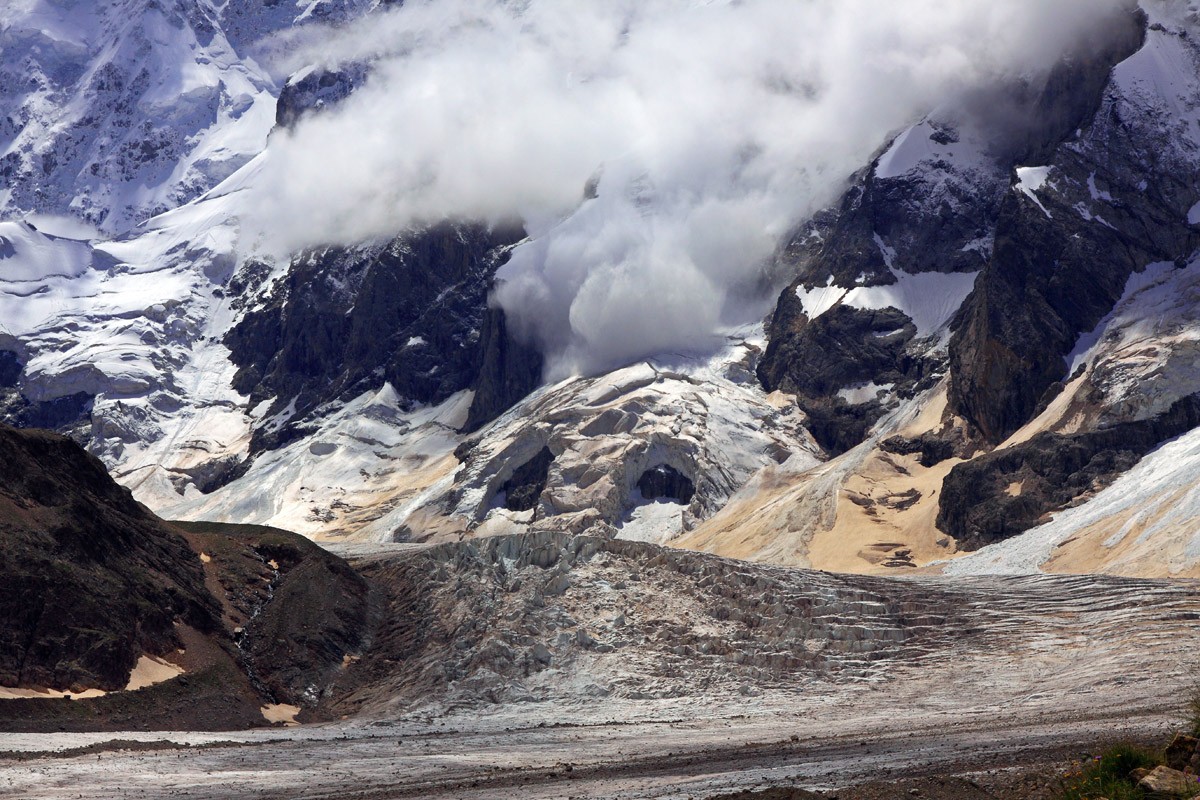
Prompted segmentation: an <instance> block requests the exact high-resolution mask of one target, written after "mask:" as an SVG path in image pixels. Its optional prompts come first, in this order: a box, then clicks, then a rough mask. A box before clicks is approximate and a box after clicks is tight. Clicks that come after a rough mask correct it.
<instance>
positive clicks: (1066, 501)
mask: <svg viewBox="0 0 1200 800" xmlns="http://www.w3.org/2000/svg"><path fill="white" fill-rule="evenodd" d="M1197 426H1200V396H1197V395H1192V396H1189V397H1186V398H1184V399H1182V400H1179V401H1177V402H1176V403H1175V404H1174V405H1173V406H1171V409H1170V410H1169V411H1168V412H1167V413H1165V414H1163V415H1162V416H1159V417H1156V418H1154V419H1149V420H1143V421H1138V422H1125V423H1121V424H1119V425H1114V426H1112V427H1110V428H1104V429H1101V430H1097V431H1089V432H1084V433H1074V434H1066V435H1064V434H1058V433H1042V434H1039V435H1037V436H1035V437H1033V438H1032V439H1030V440H1029V441H1028V442H1025V443H1023V444H1018V445H1014V446H1013V447H1008V448H1005V449H1003V450H997V451H994V452H992V453H988V454H986V455H983V456H980V457H979V458H976V459H974V460H973V461H968V462H965V463H963V464H959V465H958V466H956V467H955V468H954V469H953V470H951V471H950V474H949V475H948V476H947V477H946V481H945V483H944V484H943V487H942V492H941V496H940V500H939V506H938V518H937V526H938V528H940V529H941V530H942V531H944V532H946V533H948V534H950V535H951V536H953V537H954V538H955V539H956V540H957V541H958V546H959V548H961V549H964V550H974V549H977V548H979V547H983V546H984V545H988V544H992V543H994V542H998V541H1002V540H1004V539H1008V538H1011V537H1013V536H1016V535H1018V534H1021V533H1024V532H1025V531H1026V530H1028V529H1029V528H1032V527H1033V526H1035V525H1037V524H1038V523H1039V522H1040V521H1042V520H1043V518H1044V516H1045V515H1046V514H1049V513H1051V512H1053V511H1059V510H1061V509H1063V508H1066V507H1068V506H1069V505H1071V504H1072V503H1073V502H1076V501H1078V500H1079V499H1081V498H1083V497H1086V496H1089V495H1090V494H1092V493H1095V492H1097V491H1099V490H1101V489H1103V488H1104V487H1106V486H1108V485H1109V484H1111V483H1112V481H1113V480H1115V479H1116V478H1117V477H1118V476H1120V475H1121V474H1122V473H1124V472H1125V471H1127V470H1128V469H1129V468H1131V467H1132V466H1134V465H1135V464H1137V462H1138V461H1139V460H1141V458H1142V457H1143V456H1145V455H1146V454H1147V453H1149V452H1150V451H1151V450H1153V449H1154V448H1156V447H1158V446H1159V445H1160V444H1162V443H1163V442H1165V441H1166V440H1168V439H1171V438H1173V437H1175V436H1179V435H1181V434H1184V433H1186V432H1188V431H1189V430H1191V429H1193V428H1195V427H1197Z"/></svg>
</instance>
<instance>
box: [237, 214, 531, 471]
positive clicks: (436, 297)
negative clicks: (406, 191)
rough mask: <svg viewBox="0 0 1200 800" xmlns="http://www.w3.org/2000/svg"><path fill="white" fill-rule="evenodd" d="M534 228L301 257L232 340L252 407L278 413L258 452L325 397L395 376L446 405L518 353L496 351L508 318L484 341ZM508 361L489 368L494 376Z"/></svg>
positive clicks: (288, 433) (456, 228)
mask: <svg viewBox="0 0 1200 800" xmlns="http://www.w3.org/2000/svg"><path fill="white" fill-rule="evenodd" d="M523 237H524V233H523V232H522V231H521V230H520V229H519V228H511V229H508V230H503V229H497V230H489V229H488V228H486V227H485V226H481V225H466V224H453V223H445V224H442V225H437V226H434V227H432V228H429V229H427V230H424V231H418V232H413V233H406V234H403V235H401V236H399V237H397V238H395V239H393V240H392V241H391V242H388V243H387V244H385V245H382V246H377V247H372V246H366V247H363V248H357V249H339V248H325V249H321V250H317V251H314V252H311V253H307V254H305V255H303V256H301V257H299V258H298V259H296V261H295V262H294V263H293V265H292V267H291V269H290V270H289V271H288V273H287V274H286V276H284V277H283V278H282V279H281V280H280V281H279V282H278V283H277V284H276V285H274V286H273V287H272V288H271V289H270V290H269V291H268V292H267V293H266V295H265V296H264V297H262V298H261V299H260V300H258V302H257V303H256V305H255V306H254V307H253V308H251V309H250V310H248V311H247V313H246V314H245V315H244V316H243V317H242V318H241V320H240V321H239V322H238V323H237V324H236V325H234V326H233V328H231V329H230V331H229V333H228V334H227V335H226V338H225V343H226V345H227V346H228V347H229V350H230V360H231V361H232V362H233V363H234V364H235V365H237V366H238V372H237V374H236V375H235V376H234V380H233V385H234V388H235V389H236V390H237V391H239V392H241V393H242V394H245V395H248V396H249V398H250V400H249V402H250V406H251V407H254V406H257V405H259V404H260V403H264V402H265V403H267V404H268V406H267V410H266V411H265V414H264V416H265V417H266V418H267V419H271V420H274V422H273V423H272V424H268V425H263V426H259V427H257V428H256V429H255V432H254V439H253V441H252V443H251V452H252V453H254V452H256V451H258V450H262V449H269V448H272V447H277V446H278V445H279V444H281V443H285V442H287V441H288V440H290V439H292V438H295V437H297V436H301V435H303V433H304V430H305V429H304V428H303V424H304V423H305V422H306V420H307V419H308V418H309V416H310V415H311V414H312V412H313V411H314V410H316V409H317V408H318V407H320V406H322V405H324V404H328V403H330V402H332V401H335V400H339V399H341V400H344V399H349V398H352V397H355V396H357V395H359V394H362V393H363V392H366V391H376V390H378V389H379V388H380V387H381V386H382V385H383V384H384V383H388V384H390V385H391V386H392V387H393V388H394V389H395V391H396V392H398V393H399V395H400V396H401V397H403V398H406V399H408V400H409V401H411V402H412V403H430V404H435V405H436V404H438V403H442V402H444V401H445V400H446V399H447V398H449V397H450V396H451V395H453V394H454V393H456V392H459V391H463V390H465V389H468V388H471V387H472V386H473V385H475V384H476V383H477V381H478V380H479V376H480V374H481V372H482V371H483V370H484V369H485V366H484V365H485V363H486V362H485V359H494V360H495V362H496V363H497V364H499V365H503V364H504V363H505V358H506V351H505V352H495V351H494V350H493V351H489V348H497V347H500V348H503V347H504V346H505V345H504V344H503V343H501V344H498V345H497V344H493V343H492V340H493V339H494V338H497V336H498V335H502V332H503V323H502V321H496V320H495V319H494V318H493V320H492V322H491V326H492V327H491V329H490V330H489V333H488V336H489V338H488V341H487V342H486V343H485V342H484V341H483V340H482V334H483V331H482V328H483V325H484V319H485V317H486V316H487V294H488V290H489V288H490V286H491V281H492V277H493V276H494V275H495V272H496V270H497V269H498V268H499V267H500V266H501V265H502V264H503V263H504V261H505V260H506V258H507V250H508V248H509V247H510V246H511V245H512V244H514V243H516V242H517V241H519V240H520V239H522V238H523ZM497 326H498V328H499V330H498V331H497V330H496V327H497ZM491 352H495V354H494V355H492V354H491ZM503 369H504V367H503V366H495V367H493V366H490V365H488V366H486V370H487V375H488V376H489V378H490V376H492V375H494V374H496V373H497V371H499V370H503ZM539 377H540V375H539ZM481 403H482V401H481ZM499 410H503V409H499ZM480 413H481V414H482V412H480ZM482 416H484V417H486V416H487V415H486V414H482ZM483 421H486V419H484V420H483Z"/></svg>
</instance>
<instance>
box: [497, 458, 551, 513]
mask: <svg viewBox="0 0 1200 800" xmlns="http://www.w3.org/2000/svg"><path fill="white" fill-rule="evenodd" d="M553 463H554V453H553V452H551V450H550V448H549V447H543V448H542V449H541V450H539V451H538V454H537V455H536V456H534V457H533V458H531V459H529V461H527V462H525V463H524V464H522V465H521V466H519V467H517V469H516V471H514V472H513V474H512V477H511V478H509V479H508V480H507V481H506V482H505V484H504V486H503V487H501V491H502V492H504V507H505V508H507V509H508V510H509V511H530V510H532V509H535V508H537V505H538V498H539V497H541V496H542V491H543V490H544V489H545V488H546V480H547V478H548V477H549V474H550V465H551V464H553Z"/></svg>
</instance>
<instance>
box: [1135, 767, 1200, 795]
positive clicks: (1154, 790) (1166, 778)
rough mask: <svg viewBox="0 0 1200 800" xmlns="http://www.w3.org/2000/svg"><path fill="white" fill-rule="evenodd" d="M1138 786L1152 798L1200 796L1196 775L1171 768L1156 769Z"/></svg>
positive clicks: (1142, 779)
mask: <svg viewBox="0 0 1200 800" xmlns="http://www.w3.org/2000/svg"><path fill="white" fill-rule="evenodd" d="M1137 785H1138V787H1139V788H1141V789H1144V790H1145V791H1146V792H1148V793H1149V794H1150V796H1151V797H1156V796H1166V797H1195V796H1196V795H1197V794H1200V783H1197V779H1196V776H1195V775H1188V774H1187V773H1185V772H1180V771H1179V770H1177V769H1171V768H1170V767H1155V768H1154V769H1153V770H1151V771H1150V772H1149V773H1148V774H1147V775H1145V776H1144V777H1142V778H1141V779H1140V780H1139V781H1138V784H1137Z"/></svg>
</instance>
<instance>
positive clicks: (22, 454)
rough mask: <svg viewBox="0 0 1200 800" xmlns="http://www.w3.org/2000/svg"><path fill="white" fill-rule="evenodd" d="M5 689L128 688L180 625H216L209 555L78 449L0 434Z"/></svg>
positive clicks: (172, 643) (0, 663)
mask: <svg viewBox="0 0 1200 800" xmlns="http://www.w3.org/2000/svg"><path fill="white" fill-rule="evenodd" d="M0 453H2V454H3V457H2V458H0V571H2V573H3V579H2V580H0V685H3V686H41V687H52V688H57V689H70V688H72V687H80V686H82V687H94V688H103V689H117V688H123V687H124V686H125V684H126V682H127V681H128V679H129V673H130V671H131V670H132V668H133V666H134V664H135V663H136V662H137V660H138V658H139V657H140V656H142V655H143V654H149V655H162V654H165V653H168V652H171V651H173V650H175V649H176V648H178V647H179V646H180V640H179V636H178V634H177V632H176V629H175V624H176V623H177V622H181V623H184V624H187V625H190V626H192V627H194V628H196V629H198V630H203V631H213V630H215V629H216V627H217V609H216V604H215V602H214V601H213V599H212V597H211V596H210V595H209V594H208V592H207V591H206V589H205V586H204V573H203V570H202V568H201V563H200V559H199V558H198V557H197V556H196V554H195V553H193V552H192V551H191V549H190V548H189V547H188V544H187V542H186V541H185V540H184V538H183V537H182V536H180V535H179V534H178V533H177V532H174V531H172V530H171V529H170V528H169V527H168V526H167V525H165V524H164V523H162V522H161V521H160V520H158V519H157V518H156V517H154V516H153V515H152V514H150V512H149V511H147V510H146V509H145V508H144V507H142V506H141V505H140V504H139V503H137V502H136V501H135V500H134V499H133V496H132V495H131V494H130V493H129V490H128V489H125V488H123V487H120V486H118V485H117V484H116V483H114V482H113V481H112V480H111V479H110V478H109V476H108V473H107V472H106V471H105V469H104V466H103V465H102V464H101V463H100V462H99V461H98V460H97V459H96V458H94V457H93V456H90V455H88V454H87V453H85V452H84V451H83V450H82V449H81V448H80V447H79V446H78V445H76V444H75V443H74V442H72V441H70V440H69V439H66V438H64V437H61V436H58V435H55V434H51V433H48V432H44V431H18V430H15V429H12V428H8V427H0Z"/></svg>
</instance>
